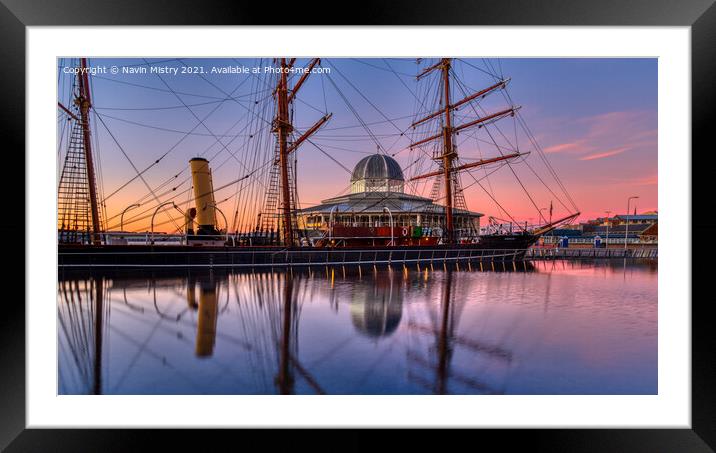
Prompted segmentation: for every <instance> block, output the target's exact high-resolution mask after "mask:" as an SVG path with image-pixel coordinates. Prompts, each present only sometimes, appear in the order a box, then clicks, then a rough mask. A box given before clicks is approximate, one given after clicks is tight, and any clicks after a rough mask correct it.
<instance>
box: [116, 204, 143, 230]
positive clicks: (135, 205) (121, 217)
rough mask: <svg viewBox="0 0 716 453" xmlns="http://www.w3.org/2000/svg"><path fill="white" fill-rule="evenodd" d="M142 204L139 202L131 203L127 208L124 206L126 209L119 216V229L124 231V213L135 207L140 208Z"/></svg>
mask: <svg viewBox="0 0 716 453" xmlns="http://www.w3.org/2000/svg"><path fill="white" fill-rule="evenodd" d="M139 206H140V204H139V203H134V204H130V205H129V206H127V207H126V208H124V211H122V215H120V216H119V230H120V231H124V213H125V212H127V211H129V210H130V209H133V208H138V207H139Z"/></svg>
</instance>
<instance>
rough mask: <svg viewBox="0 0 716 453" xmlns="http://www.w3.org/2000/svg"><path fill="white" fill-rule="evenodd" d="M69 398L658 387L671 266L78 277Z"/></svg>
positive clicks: (71, 295) (69, 334)
mask: <svg viewBox="0 0 716 453" xmlns="http://www.w3.org/2000/svg"><path fill="white" fill-rule="evenodd" d="M57 303H58V331H59V361H58V374H59V380H58V392H59V393H60V394H92V393H104V394H273V393H306V394H316V393H326V394H425V393H427V394H432V393H453V394H655V393H657V264H656V262H630V263H626V264H625V263H624V262H623V261H613V262H566V261H556V262H546V263H545V262H541V263H536V264H534V265H527V267H526V268H525V267H523V264H521V263H520V264H518V266H517V269H513V267H512V264H508V265H507V268H506V269H503V267H502V265H501V264H499V265H498V266H497V267H496V269H495V270H492V268H491V267H490V268H489V269H488V268H487V266H486V267H485V269H483V271H480V269H479V266H478V268H477V269H476V268H475V267H474V266H473V268H472V269H466V268H463V267H461V268H460V269H456V268H454V267H453V268H450V269H447V270H445V269H443V268H442V267H440V268H438V267H435V269H434V270H433V269H430V268H429V267H428V268H427V269H426V268H421V270H420V271H418V269H417V268H416V267H410V268H408V269H407V270H405V269H403V268H402V267H395V268H393V269H392V270H388V269H385V268H384V269H378V270H374V269H373V268H372V267H363V268H362V269H361V270H360V272H359V271H358V269H357V268H356V269H346V271H345V273H344V272H343V270H342V269H341V268H336V269H328V270H326V269H325V268H321V269H314V270H313V271H310V272H309V271H300V272H296V271H294V272H293V274H287V273H286V272H285V271H276V272H257V273H245V272H242V273H240V272H235V273H232V272H226V271H224V272H213V273H209V272H198V273H197V272H193V271H192V272H186V273H174V274H157V273H154V274H153V273H151V272H143V273H133V274H112V275H104V276H103V275H88V274H66V273H65V274H64V275H63V274H62V273H61V279H60V282H59V286H58V299H57Z"/></svg>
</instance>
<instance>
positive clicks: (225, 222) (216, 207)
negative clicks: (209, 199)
mask: <svg viewBox="0 0 716 453" xmlns="http://www.w3.org/2000/svg"><path fill="white" fill-rule="evenodd" d="M209 206H211V207H213V208H214V209H216V210H217V211H219V214H221V217H223V218H224V225H226V242H229V222H227V221H226V216H225V215H224V212H223V211H222V210H221V209H219V207H218V206H217V205H216V203H211V204H209Z"/></svg>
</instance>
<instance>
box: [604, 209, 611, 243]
mask: <svg viewBox="0 0 716 453" xmlns="http://www.w3.org/2000/svg"><path fill="white" fill-rule="evenodd" d="M604 212H605V213H606V214H607V242H606V243H605V244H604V248H606V249H608V248H609V214H611V213H612V211H604Z"/></svg>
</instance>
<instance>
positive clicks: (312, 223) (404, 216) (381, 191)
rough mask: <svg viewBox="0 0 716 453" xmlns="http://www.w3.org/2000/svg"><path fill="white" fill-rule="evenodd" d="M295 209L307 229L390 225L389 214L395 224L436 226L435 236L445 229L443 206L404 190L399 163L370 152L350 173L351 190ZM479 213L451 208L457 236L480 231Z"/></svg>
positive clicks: (402, 225) (431, 227) (423, 226)
mask: <svg viewBox="0 0 716 453" xmlns="http://www.w3.org/2000/svg"><path fill="white" fill-rule="evenodd" d="M386 208H387V209H386ZM298 212H299V221H300V223H299V225H301V227H302V228H304V229H307V230H326V229H328V225H329V222H332V223H333V225H344V226H352V227H389V226H390V222H391V217H392V221H393V225H394V226H395V227H422V229H435V230H436V232H435V233H434V234H433V235H435V236H440V235H441V234H442V233H441V232H440V231H441V230H442V229H444V228H445V207H444V206H443V205H441V204H438V203H435V202H434V201H433V200H432V199H430V198H425V197H420V196H417V195H411V194H408V193H406V192H405V177H404V175H403V170H402V168H400V164H398V162H397V161H396V160H395V159H393V158H392V157H390V156H388V155H385V154H372V155H370V156H367V157H365V158H363V159H361V160H360V161H359V162H358V163H357V164H356V166H355V167H354V169H353V172H352V173H351V179H350V193H348V194H346V195H340V196H337V197H333V198H329V199H326V200H323V201H321V204H319V205H316V206H311V207H308V208H304V209H301V210H299V211H298ZM482 216H483V214H481V213H479V212H473V211H469V210H466V209H459V208H453V218H454V222H455V229H456V232H457V234H458V236H459V235H460V234H466V235H467V234H469V233H470V232H474V231H480V217H482Z"/></svg>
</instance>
